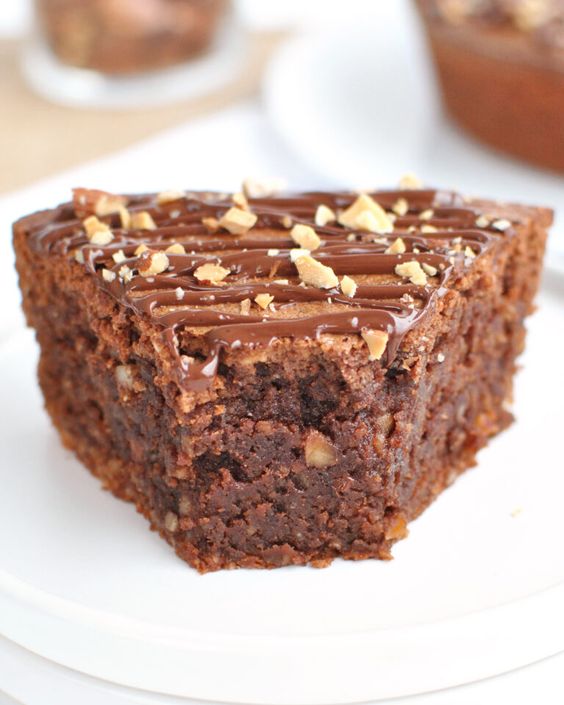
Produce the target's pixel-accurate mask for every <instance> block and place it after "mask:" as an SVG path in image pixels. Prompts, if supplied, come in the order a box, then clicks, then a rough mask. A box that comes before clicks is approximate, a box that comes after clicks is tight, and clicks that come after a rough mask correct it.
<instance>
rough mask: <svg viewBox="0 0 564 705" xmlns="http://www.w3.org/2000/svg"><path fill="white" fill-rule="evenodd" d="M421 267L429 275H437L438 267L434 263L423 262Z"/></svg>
mask: <svg viewBox="0 0 564 705" xmlns="http://www.w3.org/2000/svg"><path fill="white" fill-rule="evenodd" d="M421 268H422V269H423V271H424V272H425V274H426V275H427V276H429V277H435V276H436V275H437V271H438V270H437V268H436V267H433V265H432V264H427V262H423V263H422V265H421Z"/></svg>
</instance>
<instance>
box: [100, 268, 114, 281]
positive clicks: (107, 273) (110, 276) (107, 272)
mask: <svg viewBox="0 0 564 705" xmlns="http://www.w3.org/2000/svg"><path fill="white" fill-rule="evenodd" d="M102 277H103V279H104V281H106V282H113V280H114V279H115V278H116V273H115V272H112V270H111V269H103V270H102Z"/></svg>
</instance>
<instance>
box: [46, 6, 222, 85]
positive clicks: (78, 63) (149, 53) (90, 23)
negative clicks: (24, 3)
mask: <svg viewBox="0 0 564 705" xmlns="http://www.w3.org/2000/svg"><path fill="white" fill-rule="evenodd" d="M35 3H36V9H37V15H38V19H39V23H40V26H41V29H42V30H43V33H44V36H45V38H46V40H47V43H48V45H49V47H50V48H51V50H52V51H53V53H54V54H55V56H56V57H57V58H58V59H59V60H60V61H61V62H63V63H64V64H67V65H69V66H75V67H79V68H86V69H93V70H95V71H98V72H100V73H103V74H108V75H132V74H138V73H142V72H145V71H152V70H156V69H162V68H166V67H169V66H174V65H176V64H180V63H182V62H183V61H185V60H187V59H191V58H192V57H195V56H198V55H199V54H201V53H203V52H205V51H206V49H207V48H208V47H209V45H210V43H211V41H212V40H213V37H214V35H215V31H216V28H217V27H218V25H219V23H220V20H221V19H222V17H223V16H224V14H225V12H226V10H227V6H228V4H229V0H35Z"/></svg>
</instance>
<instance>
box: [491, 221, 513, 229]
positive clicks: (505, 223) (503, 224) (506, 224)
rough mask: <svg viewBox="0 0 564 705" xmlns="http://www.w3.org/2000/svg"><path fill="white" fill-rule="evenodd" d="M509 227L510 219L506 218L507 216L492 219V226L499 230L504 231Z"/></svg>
mask: <svg viewBox="0 0 564 705" xmlns="http://www.w3.org/2000/svg"><path fill="white" fill-rule="evenodd" d="M510 227H511V221H510V220H507V218H498V220H494V222H493V223H492V228H495V229H496V230H499V231H500V232H505V231H506V230H507V229H508V228H510Z"/></svg>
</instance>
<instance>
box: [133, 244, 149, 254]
mask: <svg viewBox="0 0 564 705" xmlns="http://www.w3.org/2000/svg"><path fill="white" fill-rule="evenodd" d="M148 249H149V248H148V247H147V245H146V244H145V243H144V242H142V243H141V244H140V245H139V246H138V247H137V248H136V249H135V256H136V257H139V255H142V254H143V252H146V251H147V250H148Z"/></svg>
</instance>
